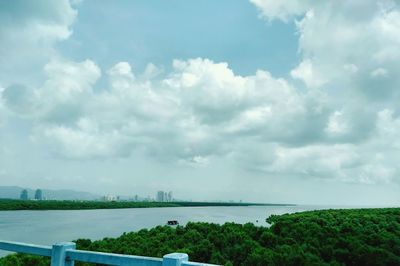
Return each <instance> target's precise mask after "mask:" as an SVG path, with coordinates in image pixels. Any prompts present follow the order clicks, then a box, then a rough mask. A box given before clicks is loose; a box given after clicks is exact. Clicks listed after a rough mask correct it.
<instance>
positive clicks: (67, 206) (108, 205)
mask: <svg viewBox="0 0 400 266" xmlns="http://www.w3.org/2000/svg"><path fill="white" fill-rule="evenodd" d="M224 206H226V207H233V206H294V205H293V204H272V203H243V202H240V203H234V202H133V201H112V202H107V201H70V200H65V201H64V200H43V201H35V200H13V199H0V211H13V210H90V209H125V208H160V207H224Z"/></svg>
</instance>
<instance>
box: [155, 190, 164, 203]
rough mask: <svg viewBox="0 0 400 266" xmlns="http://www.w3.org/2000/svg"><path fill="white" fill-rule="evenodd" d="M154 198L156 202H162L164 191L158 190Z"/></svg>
mask: <svg viewBox="0 0 400 266" xmlns="http://www.w3.org/2000/svg"><path fill="white" fill-rule="evenodd" d="M156 199H157V201H158V202H164V191H161V190H160V191H158V192H157V197H156Z"/></svg>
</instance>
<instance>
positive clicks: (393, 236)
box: [0, 208, 400, 266]
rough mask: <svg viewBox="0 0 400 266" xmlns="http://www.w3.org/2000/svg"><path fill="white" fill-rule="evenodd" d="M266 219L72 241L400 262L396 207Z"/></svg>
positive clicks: (233, 255)
mask: <svg viewBox="0 0 400 266" xmlns="http://www.w3.org/2000/svg"><path fill="white" fill-rule="evenodd" d="M267 221H268V222H269V223H271V224H272V226H271V227H269V228H267V227H257V226H255V225H253V224H244V225H240V224H233V223H226V224H224V225H217V224H209V223H189V224H187V225H186V226H184V227H181V226H178V227H177V228H171V227H168V226H158V227H156V228H153V229H151V230H145V229H144V230H140V231H138V232H132V233H124V234H123V235H122V236H120V237H118V238H105V239H103V240H99V241H91V240H88V239H79V240H77V241H76V243H77V248H78V249H85V250H97V251H103V252H114V253H123V254H136V255H143V256H156V257H161V256H162V255H164V254H167V253H170V252H176V251H178V252H186V253H188V254H189V256H190V259H191V260H193V261H202V262H209V263H216V264H224V265H255V266H257V265H400V208H393V209H355V210H324V211H312V212H302V213H295V214H286V215H279V216H277V215H272V216H271V217H269V218H268V219H267ZM0 265H6V266H8V265H12V266H19V265H28V266H29V265H39V266H40V265H48V260H46V259H44V258H38V257H34V256H26V255H20V254H18V255H10V256H7V257H5V258H3V259H1V260H0ZM76 265H77V266H78V265H89V264H83V263H76Z"/></svg>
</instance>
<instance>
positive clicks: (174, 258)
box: [162, 253, 189, 266]
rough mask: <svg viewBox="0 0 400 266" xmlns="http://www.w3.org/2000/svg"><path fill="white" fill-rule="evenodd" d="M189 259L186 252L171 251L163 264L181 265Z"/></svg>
mask: <svg viewBox="0 0 400 266" xmlns="http://www.w3.org/2000/svg"><path fill="white" fill-rule="evenodd" d="M184 261H189V256H188V254H186V253H171V254H167V255H165V256H164V257H163V262H162V266H181V264H182V262H184Z"/></svg>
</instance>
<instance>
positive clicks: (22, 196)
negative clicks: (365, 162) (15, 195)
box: [19, 189, 28, 200]
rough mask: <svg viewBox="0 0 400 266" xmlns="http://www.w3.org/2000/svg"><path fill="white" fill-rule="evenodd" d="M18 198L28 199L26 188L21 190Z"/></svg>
mask: <svg viewBox="0 0 400 266" xmlns="http://www.w3.org/2000/svg"><path fill="white" fill-rule="evenodd" d="M19 198H20V199H22V200H28V190H26V189H24V190H22V191H21V195H20V197H19Z"/></svg>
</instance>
